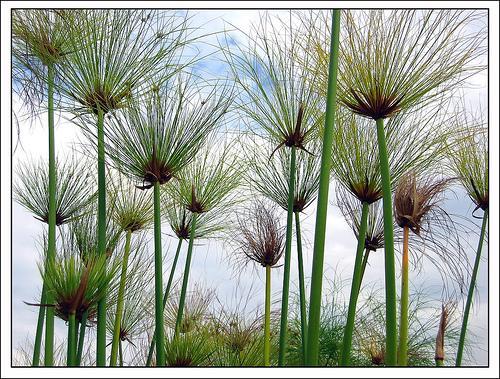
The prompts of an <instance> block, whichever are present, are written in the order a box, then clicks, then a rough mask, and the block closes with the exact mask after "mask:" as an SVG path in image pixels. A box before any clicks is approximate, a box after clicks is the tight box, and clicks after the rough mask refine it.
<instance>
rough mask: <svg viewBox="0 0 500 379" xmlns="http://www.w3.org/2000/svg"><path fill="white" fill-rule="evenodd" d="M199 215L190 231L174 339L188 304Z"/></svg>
mask: <svg viewBox="0 0 500 379" xmlns="http://www.w3.org/2000/svg"><path fill="white" fill-rule="evenodd" d="M197 216H198V214H197V213H193V218H192V221H191V229H190V231H189V245H188V251H187V256H186V265H185V267H184V277H183V278H182V289H181V297H180V298H179V309H178V310H177V320H176V321H175V334H174V338H175V337H177V335H178V334H179V332H180V329H181V324H182V316H183V314H184V303H185V302H186V292H187V286H188V279H189V269H190V267H191V256H192V255H193V243H194V235H195V234H196V219H197Z"/></svg>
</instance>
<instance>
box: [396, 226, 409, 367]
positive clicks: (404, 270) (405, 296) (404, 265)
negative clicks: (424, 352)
mask: <svg viewBox="0 0 500 379" xmlns="http://www.w3.org/2000/svg"><path fill="white" fill-rule="evenodd" d="M409 234H410V228H408V227H407V226H405V227H404V228H403V259H402V262H401V301H400V305H401V311H400V314H401V316H400V317H401V320H400V322H399V347H398V366H407V365H408V302H409V288H408V285H409V283H408V264H409V262H408V258H409V252H408V238H409Z"/></svg>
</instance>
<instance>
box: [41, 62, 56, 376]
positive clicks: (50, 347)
mask: <svg viewBox="0 0 500 379" xmlns="http://www.w3.org/2000/svg"><path fill="white" fill-rule="evenodd" d="M47 79H48V80H47V82H48V88H47V98H48V99H47V100H48V118H49V120H48V123H49V220H48V221H49V233H48V237H47V257H46V263H50V262H53V260H54V258H55V255H56V180H57V178H56V153H55V137H54V65H53V64H52V63H51V64H48V65H47ZM45 296H46V298H45V301H46V302H47V304H52V303H53V302H54V296H53V294H52V291H51V290H50V289H49V288H46V294H45ZM40 312H43V311H42V310H40ZM45 315H46V316H45V317H46V321H45V323H46V324H45V366H52V365H53V364H54V307H47V309H46V310H45ZM39 317H40V316H39Z"/></svg>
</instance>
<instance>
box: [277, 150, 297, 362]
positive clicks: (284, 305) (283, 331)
mask: <svg viewBox="0 0 500 379" xmlns="http://www.w3.org/2000/svg"><path fill="white" fill-rule="evenodd" d="M295 149H296V148H295V146H292V147H291V155H290V178H289V182H288V214H287V219H286V245H285V267H284V269H283V290H282V297H281V322H280V342H279V355H278V365H279V366H283V364H284V363H285V354H286V338H287V332H288V296H289V292H290V261H291V258H292V231H293V199H294V189H295V166H296V152H295Z"/></svg>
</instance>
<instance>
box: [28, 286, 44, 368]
mask: <svg viewBox="0 0 500 379" xmlns="http://www.w3.org/2000/svg"><path fill="white" fill-rule="evenodd" d="M46 297H47V296H46V290H45V284H44V285H43V287H42V296H41V298H40V304H42V306H41V307H39V309H38V321H37V323H36V335H35V344H34V345H33V360H32V362H31V365H32V366H34V367H37V366H38V365H39V364H40V347H41V345H42V333H43V321H44V318H45V307H44V306H43V304H46Z"/></svg>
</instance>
